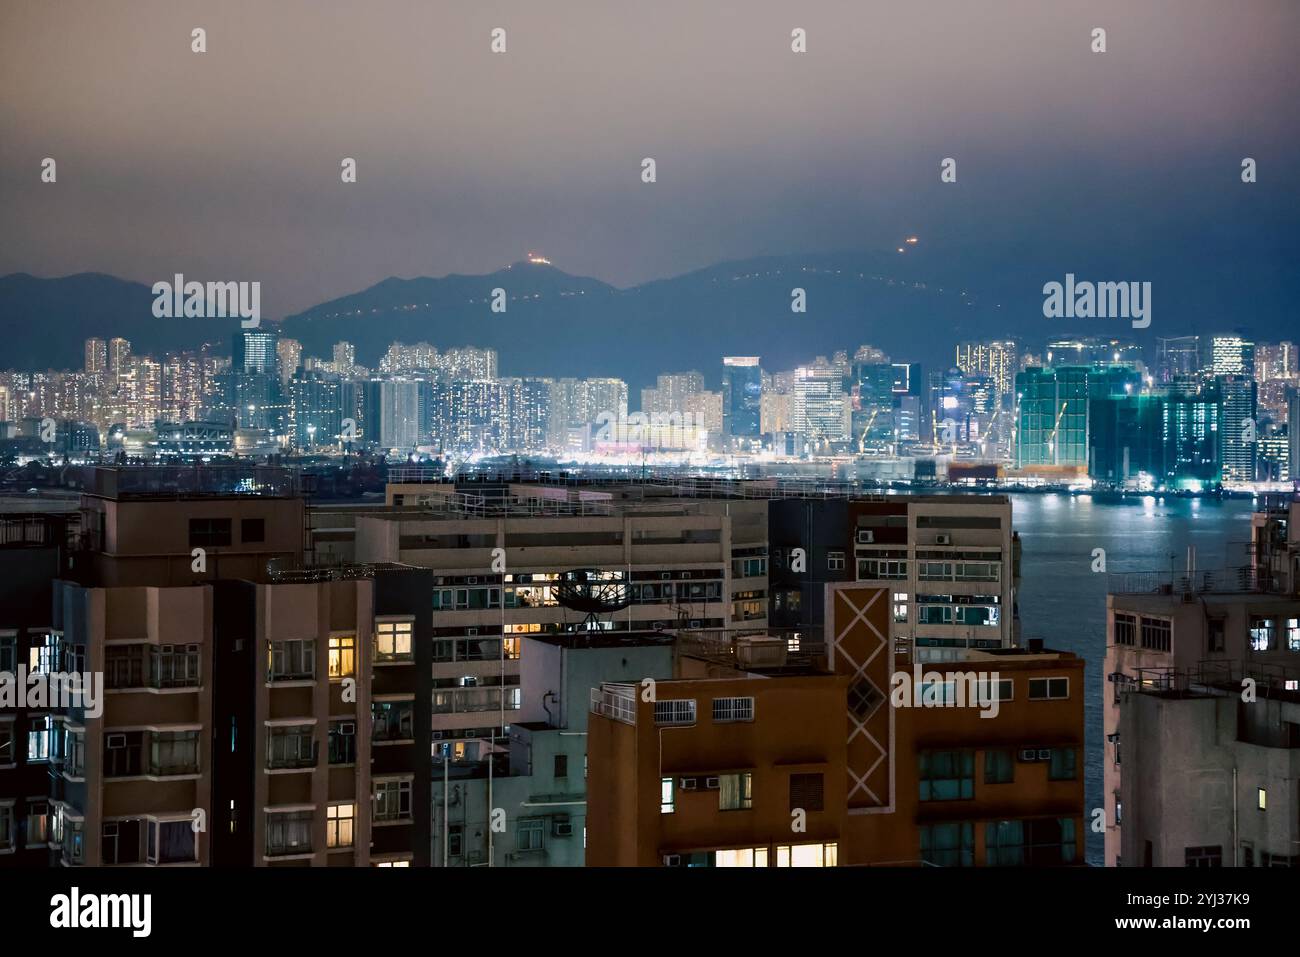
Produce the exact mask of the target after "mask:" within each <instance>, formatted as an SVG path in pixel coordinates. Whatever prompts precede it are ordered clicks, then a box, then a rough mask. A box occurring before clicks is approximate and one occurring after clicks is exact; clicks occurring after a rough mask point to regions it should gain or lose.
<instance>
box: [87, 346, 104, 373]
mask: <svg viewBox="0 0 1300 957" xmlns="http://www.w3.org/2000/svg"><path fill="white" fill-rule="evenodd" d="M83 368H84V370H85V371H86V372H89V373H90V374H92V375H95V374H102V373H104V372H107V371H108V343H106V342H105V341H104V340H103V339H87V340H86V348H85V364H84V366H83Z"/></svg>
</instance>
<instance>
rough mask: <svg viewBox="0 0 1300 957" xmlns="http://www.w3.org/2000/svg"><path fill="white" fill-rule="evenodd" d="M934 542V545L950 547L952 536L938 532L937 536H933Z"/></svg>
mask: <svg viewBox="0 0 1300 957" xmlns="http://www.w3.org/2000/svg"><path fill="white" fill-rule="evenodd" d="M934 542H935V544H936V545H951V544H952V536H951V535H949V534H948V533H947V532H940V533H939V534H938V535H936V536H934Z"/></svg>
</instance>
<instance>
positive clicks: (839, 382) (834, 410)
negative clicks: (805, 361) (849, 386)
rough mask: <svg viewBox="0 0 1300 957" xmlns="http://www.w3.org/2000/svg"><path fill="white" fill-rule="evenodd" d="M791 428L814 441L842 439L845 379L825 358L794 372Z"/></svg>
mask: <svg viewBox="0 0 1300 957" xmlns="http://www.w3.org/2000/svg"><path fill="white" fill-rule="evenodd" d="M792 392H793V396H794V399H793V401H792V402H791V404H790V405H791V408H790V419H791V423H790V426H791V428H792V429H793V430H794V431H795V432H799V433H802V434H803V435H804V436H806V437H807V438H809V439H810V440H813V441H829V442H838V441H840V440H842V439H844V438H845V435H846V430H845V418H846V415H845V410H846V408H847V403H846V399H847V396H846V394H845V392H844V378H843V376H841V375H840V372H839V370H838V369H836V368H835V367H834V366H833V365H831V364H830V363H829V362H826V360H825V359H823V360H821V361H820V362H815V363H813V364H812V365H810V366H800V367H799V368H798V369H796V370H795V378H794V389H793V390H792Z"/></svg>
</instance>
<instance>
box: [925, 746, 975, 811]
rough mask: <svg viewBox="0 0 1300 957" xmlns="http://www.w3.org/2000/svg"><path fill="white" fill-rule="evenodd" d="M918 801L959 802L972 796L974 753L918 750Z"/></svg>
mask: <svg viewBox="0 0 1300 957" xmlns="http://www.w3.org/2000/svg"><path fill="white" fill-rule="evenodd" d="M920 785H921V793H920V799H921V800H922V801H960V800H965V799H968V798H972V797H974V796H975V752H974V751H922V752H921V754H920Z"/></svg>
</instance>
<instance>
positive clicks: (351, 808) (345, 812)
mask: <svg viewBox="0 0 1300 957" xmlns="http://www.w3.org/2000/svg"><path fill="white" fill-rule="evenodd" d="M356 816H357V806H356V805H355V804H331V805H330V806H329V807H327V808H326V809H325V846H326V847H351V846H352V826H353V824H354V823H355V820H356Z"/></svg>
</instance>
